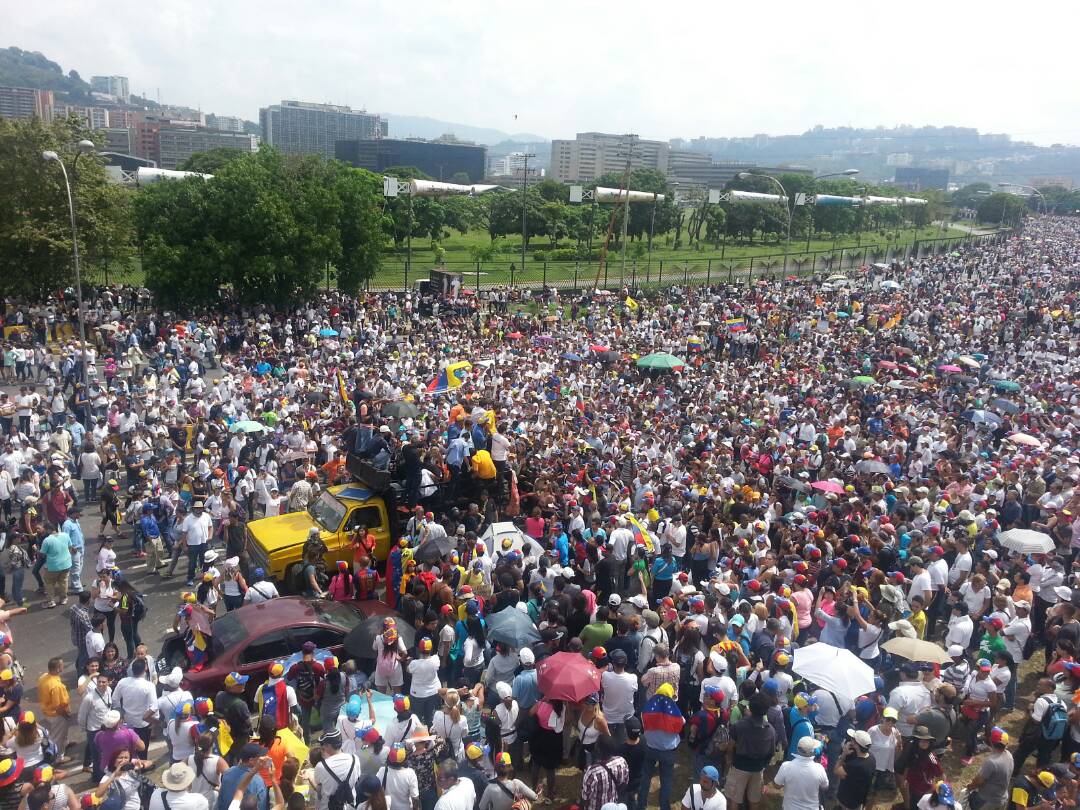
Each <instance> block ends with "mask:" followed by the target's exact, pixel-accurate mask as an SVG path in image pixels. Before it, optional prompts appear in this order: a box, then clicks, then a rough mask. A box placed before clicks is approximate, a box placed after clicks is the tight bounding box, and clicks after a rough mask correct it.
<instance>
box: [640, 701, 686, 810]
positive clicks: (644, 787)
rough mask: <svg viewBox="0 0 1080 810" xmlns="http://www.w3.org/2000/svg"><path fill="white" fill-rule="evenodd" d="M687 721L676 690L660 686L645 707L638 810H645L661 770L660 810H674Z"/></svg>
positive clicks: (642, 719)
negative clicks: (655, 775)
mask: <svg viewBox="0 0 1080 810" xmlns="http://www.w3.org/2000/svg"><path fill="white" fill-rule="evenodd" d="M685 724H686V718H685V717H683V713H682V712H681V711H679V707H678V705H677V704H676V703H675V689H674V687H672V685H671V684H670V683H663V684H660V687H659V688H658V689H657V690H656V693H655V694H654V695H653V696H652V697H651V698H649V699H648V700H647V701H645V705H644V706H642V708H641V728H642V731H643V734H644V736H645V751H644V759H643V760H642V767H641V784H640V786H639V787H638V793H637V805H636V810H645V804H646V802H647V801H648V799H649V793H650V791H651V790H652V780H653V773H655V772H656V770H657V768H659V771H660V795H659V802H660V810H671V791H672V787H673V781H674V778H675V752H676V751H677V750H678V748H679V744H680V743H681V742H682V736H681V735H682V730H683V726H684V725H685Z"/></svg>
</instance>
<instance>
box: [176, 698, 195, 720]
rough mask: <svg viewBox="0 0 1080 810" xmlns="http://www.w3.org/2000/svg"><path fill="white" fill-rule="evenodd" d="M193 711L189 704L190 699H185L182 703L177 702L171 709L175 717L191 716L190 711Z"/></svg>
mask: <svg viewBox="0 0 1080 810" xmlns="http://www.w3.org/2000/svg"><path fill="white" fill-rule="evenodd" d="M193 711H195V709H194V707H193V706H192V705H191V701H190V700H185V701H184V702H183V703H177V704H176V708H175V709H173V714H174V715H176V716H177V717H191V713H192V712H193Z"/></svg>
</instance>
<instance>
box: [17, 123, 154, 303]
mask: <svg viewBox="0 0 1080 810" xmlns="http://www.w3.org/2000/svg"><path fill="white" fill-rule="evenodd" d="M91 135H92V133H90V132H89V131H87V130H86V129H85V128H84V127H83V126H82V124H80V123H79V121H78V119H63V120H58V121H53V122H52V123H51V124H44V123H42V122H41V121H40V120H38V119H36V118H33V119H28V120H7V119H0V178H3V179H2V181H0V188H2V189H3V191H2V192H0V295H5V296H16V297H25V298H30V299H37V298H40V297H42V296H44V295H46V294H47V293H49V292H51V291H54V290H62V289H64V288H65V287H68V286H69V285H71V284H72V283H73V281H74V277H75V272H74V263H73V260H72V259H73V251H72V244H71V218H70V214H69V212H68V200H67V191H66V190H65V188H64V175H63V173H62V172H61V170H60V167H59V166H57V165H56V164H55V163H53V162H46V161H45V160H44V159H43V158H42V156H41V154H42V152H44V151H45V150H53V151H55V152H57V153H58V154H59V155H60V158H61V159H62V160H63V161H64V165H65V166H66V167H67V169H68V176H69V179H70V181H71V187H72V195H73V197H74V199H75V210H76V222H77V224H78V230H79V252H80V257H81V259H82V270H83V280H84V281H85V280H86V278H87V276H88V275H89V274H90V273H92V271H93V270H94V269H95V268H96V267H97V266H99V265H102V264H104V263H105V262H107V261H108V260H109V259H115V258H119V257H127V256H128V255H130V252H131V250H132V244H133V236H134V231H133V229H132V227H131V205H130V194H131V192H130V191H128V190H126V189H123V188H120V187H119V186H116V185H112V184H110V183H109V182H108V181H107V180H106V178H105V170H104V168H103V166H102V162H101V160H100V158H98V157H95V156H94V155H82V156H81V157H80V158H79V160H78V164H77V169H74V170H73V163H74V157H75V155H74V152H73V147H74V144H75V143H77V142H78V141H79V140H81V139H83V138H89V137H90V136H91Z"/></svg>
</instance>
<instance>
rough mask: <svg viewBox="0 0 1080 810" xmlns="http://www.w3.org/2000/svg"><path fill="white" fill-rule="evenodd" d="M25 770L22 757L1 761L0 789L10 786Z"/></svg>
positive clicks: (6, 758)
mask: <svg viewBox="0 0 1080 810" xmlns="http://www.w3.org/2000/svg"><path fill="white" fill-rule="evenodd" d="M22 770H23V761H22V759H21V758H20V757H15V758H14V759H12V758H11V757H5V758H4V759H0V787H5V786H7V785H10V784H11V783H12V782H14V781H15V780H16V779H18V778H19V775H20V774H21V773H22Z"/></svg>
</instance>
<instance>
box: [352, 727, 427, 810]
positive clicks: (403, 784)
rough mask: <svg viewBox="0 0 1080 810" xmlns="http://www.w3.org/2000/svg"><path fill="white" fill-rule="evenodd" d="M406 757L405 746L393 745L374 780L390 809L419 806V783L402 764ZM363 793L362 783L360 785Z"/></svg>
mask: <svg viewBox="0 0 1080 810" xmlns="http://www.w3.org/2000/svg"><path fill="white" fill-rule="evenodd" d="M405 757H406V751H405V746H404V745H402V744H401V743H394V744H393V745H391V746H390V750H389V751H388V752H387V755H386V762H387V764H386V765H383V766H382V767H381V768H379V770H378V772H377V773H376V774H375V778H376V779H377V780H378V783H379V785H380V787H381V786H383V785H385V787H384V788H383V790H385V791H386V796H387V798H388V799H389V802H388V804H389V805H390V807H391V808H394V807H398V808H404V810H412V808H414V807H419V806H420V783H419V780H417V778H416V771H414V770H413V769H412V768H410V767H408V766H407V765H405V764H404V762H405ZM360 789H361V791H363V789H364V785H363V782H361V784H360Z"/></svg>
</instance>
